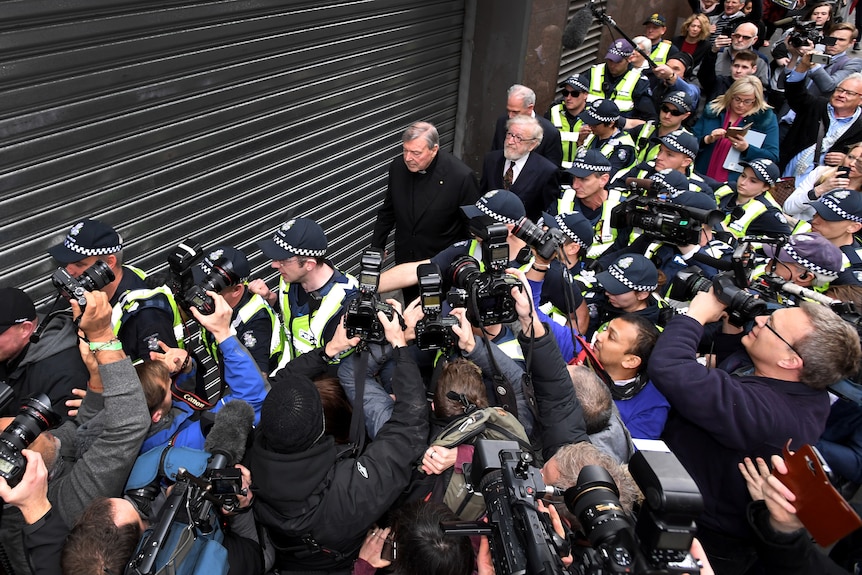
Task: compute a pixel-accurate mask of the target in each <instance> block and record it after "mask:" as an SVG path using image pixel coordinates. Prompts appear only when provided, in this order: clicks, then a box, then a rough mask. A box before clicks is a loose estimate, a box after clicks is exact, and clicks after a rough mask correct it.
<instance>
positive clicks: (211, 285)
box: [201, 258, 240, 293]
mask: <svg viewBox="0 0 862 575" xmlns="http://www.w3.org/2000/svg"><path fill="white" fill-rule="evenodd" d="M239 280H240V277H239V276H238V275H237V274H236V272H235V271H234V269H233V264H232V263H231V262H230V260H229V259H227V258H219V259H217V260H216V261H215V263H213V267H212V270H210V273H209V275H208V276H207V278H206V279H205V280H204V281H203V284H202V285H201V287H202V288H204V291H214V292H216V293H221V291H222V290H223V289H225V288H226V287H229V286H232V285H236V284H237V283H239Z"/></svg>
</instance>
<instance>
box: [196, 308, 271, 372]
mask: <svg viewBox="0 0 862 575" xmlns="http://www.w3.org/2000/svg"><path fill="white" fill-rule="evenodd" d="M260 310H265V311H266V313H267V315H269V321H270V323H271V324H272V337H271V338H270V341H269V355H270V357H273V356H275V355H278V354H280V353H281V352H282V351H284V333H283V332H282V329H281V321H279V319H278V315H276V313H275V311H273V309H272V308H271V307H270V306H269V304H267V303H266V300H265V299H263V298H262V297H261V296H259V295H258V294H252V296H251V298H250V299H249V300H248V301H247V302H246V303H245V305H244V306H242V307H241V308H239V311H238V312H237V314H236V318H234V319H233V321H231V324H230V326H231V327H232V328H233V329H234V330H237V331H239V327H240V326H242V325H243V324H245V323H248V322H249V321H250V320H251V319H252V318H253V317H254V316H255V315H257V313H258V312H259V311H260ZM201 343H203V344H204V349H206V350H207V353H208V354H209V355H210V357H211V358H213V360H215V361H218V343H216V341H215V340H214V339H212V338H210V337H209V336H208V335H207V332H206V330H205V329H204V328H203V327H201Z"/></svg>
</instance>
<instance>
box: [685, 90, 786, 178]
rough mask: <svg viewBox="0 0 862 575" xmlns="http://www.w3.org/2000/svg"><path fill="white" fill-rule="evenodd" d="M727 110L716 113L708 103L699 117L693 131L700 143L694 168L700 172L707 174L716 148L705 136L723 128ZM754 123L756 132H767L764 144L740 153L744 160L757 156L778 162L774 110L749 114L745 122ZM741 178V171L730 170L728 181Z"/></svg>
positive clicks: (753, 128) (752, 127)
mask: <svg viewBox="0 0 862 575" xmlns="http://www.w3.org/2000/svg"><path fill="white" fill-rule="evenodd" d="M724 118H725V112H722V113H721V114H718V115H716V114H715V112H713V111H712V106H710V105H709V104H707V105H706V108H705V109H704V111H703V115H702V116H701V117H700V118H698V120H697V122H696V123H695V124H694V128H692V131H693V132H694V135H695V136H697V141H698V142H699V143H700V153H698V155H697V157H696V158H695V160H694V170H695V171H696V172H698V173H701V174H705V173H706V170H707V168H709V161H710V159H711V158H712V151H713V150H714V149H715V142H713V143H711V144H704V143H703V138H704V137H705V136H708V135H709V134H710V133H711V132H712V131H713V130H714V129H716V128H721V127H722V126H723V125H724ZM749 123H753V124H754V125H753V126H751V129H752V130H754V131H755V132H761V133H763V134H766V138H765V139H764V140H763V144H761V147H760V148H758V147H756V146H749V147H748V149H747V150H745V152H743V153H741V154H740V158H741V159H743V160H754V159H755V158H769V159H770V160H772V161H773V162H776V163H777V162H778V120H777V119H776V118H775V114H774V113H773V112H772V110H764V111H762V112H758V113H757V114H754V115H753V116H748V117H747V118H744V119H743V124H749ZM738 178H739V173H737V172H733V171H730V172H728V178H727V181H728V182H735V181H736V180H737V179H738Z"/></svg>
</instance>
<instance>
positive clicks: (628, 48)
mask: <svg viewBox="0 0 862 575" xmlns="http://www.w3.org/2000/svg"><path fill="white" fill-rule="evenodd" d="M634 51H635V49H634V47H633V46H632V45H631V43H630V42H629V41H628V40H622V39H620V40H614V42H613V44H611V45H610V47H609V48H608V53H607V54H605V60H610V61H611V62H622V61H623V60H625V59H626V58H628V57H629V56H631V55H632V52H634Z"/></svg>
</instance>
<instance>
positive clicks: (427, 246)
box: [371, 150, 480, 263]
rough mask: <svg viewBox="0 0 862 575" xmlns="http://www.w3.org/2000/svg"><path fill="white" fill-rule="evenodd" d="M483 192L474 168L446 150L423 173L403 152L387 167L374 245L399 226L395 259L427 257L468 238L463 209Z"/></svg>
mask: <svg viewBox="0 0 862 575" xmlns="http://www.w3.org/2000/svg"><path fill="white" fill-rule="evenodd" d="M479 196H480V194H479V188H478V187H477V185H476V176H475V174H474V173H473V170H471V169H470V168H469V167H468V166H467V164H465V163H464V162H462V161H461V160H459V159H458V158H456V157H454V156H452V155H451V154H449V153H448V152H444V151H443V150H440V151H439V152H437V157H436V158H435V159H434V161H433V162H432V163H431V165H430V166H428V170H426V173H425V174H418V173H417V174H414V173H412V172H410V171H409V170H408V169H407V166H406V165H404V159H403V158H402V157H401V156H399V157H397V158H395V159H394V160H392V163H391V164H390V165H389V179H388V182H387V186H386V195H385V196H384V198H383V205H382V206H381V207H380V211H378V212H377V223H375V225H374V233H373V234H372V236H371V247H375V248H380V249H383V248H384V247H385V246H386V241H387V240H388V238H389V232H391V231H392V228H393V227H395V262H396V263H403V262H412V261H418V260H424V259H428V258H430V257H431V256H433V255H435V254H436V253H437V252H439V251H442V250H443V249H444V248H447V247H449V246H450V245H452V244H454V243H455V242H457V241H458V240H463V239H466V238H467V237H468V232H467V226H466V223H465V221H464V217H463V215H462V214H461V209H460V208H461V206H464V205H467V204H474V203H476V201H477V200H478V199H479Z"/></svg>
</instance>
